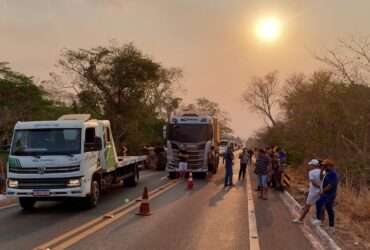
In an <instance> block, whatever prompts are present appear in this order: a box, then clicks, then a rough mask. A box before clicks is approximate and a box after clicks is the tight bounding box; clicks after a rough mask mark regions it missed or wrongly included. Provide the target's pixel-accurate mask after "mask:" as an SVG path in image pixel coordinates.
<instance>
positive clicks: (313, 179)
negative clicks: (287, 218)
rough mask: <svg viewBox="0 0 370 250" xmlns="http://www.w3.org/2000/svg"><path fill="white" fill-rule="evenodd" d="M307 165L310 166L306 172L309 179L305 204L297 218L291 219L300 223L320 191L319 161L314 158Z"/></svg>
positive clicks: (318, 196)
mask: <svg viewBox="0 0 370 250" xmlns="http://www.w3.org/2000/svg"><path fill="white" fill-rule="evenodd" d="M308 166H309V167H310V171H309V172H308V180H309V183H310V184H309V185H310V186H309V189H308V195H307V199H306V204H305V206H304V208H303V211H302V214H301V216H300V217H299V218H296V219H294V220H293V223H297V224H301V223H303V220H304V218H305V217H306V215H307V214H308V212H309V211H310V208H311V206H313V205H315V204H316V201H317V200H318V199H319V198H320V191H321V179H320V174H321V169H320V161H319V160H316V159H312V160H311V161H310V162H309V163H308Z"/></svg>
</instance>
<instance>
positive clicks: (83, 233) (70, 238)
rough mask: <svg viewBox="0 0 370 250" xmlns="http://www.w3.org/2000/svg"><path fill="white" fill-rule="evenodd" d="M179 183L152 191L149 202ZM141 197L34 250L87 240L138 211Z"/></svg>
mask: <svg viewBox="0 0 370 250" xmlns="http://www.w3.org/2000/svg"><path fill="white" fill-rule="evenodd" d="M178 183H179V181H171V182H169V183H166V184H164V185H162V186H160V187H158V188H156V189H154V190H152V191H150V192H149V200H151V199H153V198H155V197H157V196H159V195H160V194H162V193H164V192H166V191H167V190H169V189H171V188H173V187H174V186H176V185H177V184H178ZM140 199H141V196H140V197H138V198H136V199H134V200H132V201H131V202H129V203H127V204H125V205H123V206H121V207H118V208H116V209H114V210H112V211H110V212H107V213H105V214H104V215H102V216H99V217H98V218H96V219H93V220H91V221H89V222H87V223H85V224H83V225H81V226H79V227H77V228H75V229H73V230H71V231H68V232H66V233H64V234H62V235H60V236H58V237H56V238H54V239H52V240H50V241H48V242H46V243H44V244H42V245H40V246H37V247H35V248H34V250H46V249H53V250H54V249H66V248H68V247H70V246H72V245H74V244H76V243H77V242H78V241H80V240H82V239H84V238H86V237H87V236H89V235H91V234H93V233H95V232H97V231H99V230H100V229H102V228H104V227H106V226H107V225H109V224H111V223H113V222H114V221H116V220H118V219H120V218H121V217H123V216H125V215H127V214H128V213H130V212H131V211H133V210H135V209H137V208H138V207H139V206H140V202H137V200H140Z"/></svg>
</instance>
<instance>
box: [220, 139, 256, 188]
mask: <svg viewBox="0 0 370 250" xmlns="http://www.w3.org/2000/svg"><path fill="white" fill-rule="evenodd" d="M253 155H254V151H253V150H251V149H247V148H243V150H242V152H241V153H240V154H239V159H240V169H239V176H238V179H239V180H242V179H243V180H244V178H245V172H246V170H247V166H248V165H249V164H251V162H252V157H253ZM224 163H225V184H224V186H225V187H228V186H229V187H233V186H234V182H233V163H234V147H233V145H232V144H230V145H229V146H228V147H227V149H226V151H225V153H224Z"/></svg>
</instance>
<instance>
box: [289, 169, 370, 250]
mask: <svg viewBox="0 0 370 250" xmlns="http://www.w3.org/2000/svg"><path fill="white" fill-rule="evenodd" d="M286 171H287V173H288V175H289V176H290V177H291V183H290V184H291V187H290V188H289V189H288V190H287V191H288V192H289V193H290V194H291V195H292V196H293V197H294V198H295V199H296V200H297V201H298V202H299V203H300V204H302V205H303V204H304V201H305V197H306V192H307V190H308V181H307V177H306V175H307V174H306V171H305V170H303V169H299V168H288V169H287V170H286ZM314 212H315V208H314V209H311V212H310V215H308V218H311V217H313V216H314ZM324 229H327V226H324ZM369 235H370V193H369V192H363V193H362V194H359V195H358V194H355V193H354V192H352V191H351V190H349V189H347V188H345V187H343V186H341V187H340V188H339V190H338V197H337V202H336V232H335V234H330V236H332V238H333V239H334V240H335V241H336V242H337V244H338V245H339V246H341V247H342V249H346V250H347V249H356V250H357V249H359V250H361V249H370V238H369Z"/></svg>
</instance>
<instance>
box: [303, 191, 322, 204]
mask: <svg viewBox="0 0 370 250" xmlns="http://www.w3.org/2000/svg"><path fill="white" fill-rule="evenodd" d="M319 198H320V194H319V193H308V195H307V199H306V204H307V205H311V206H313V205H315V204H316V201H317V200H318V199H319Z"/></svg>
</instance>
